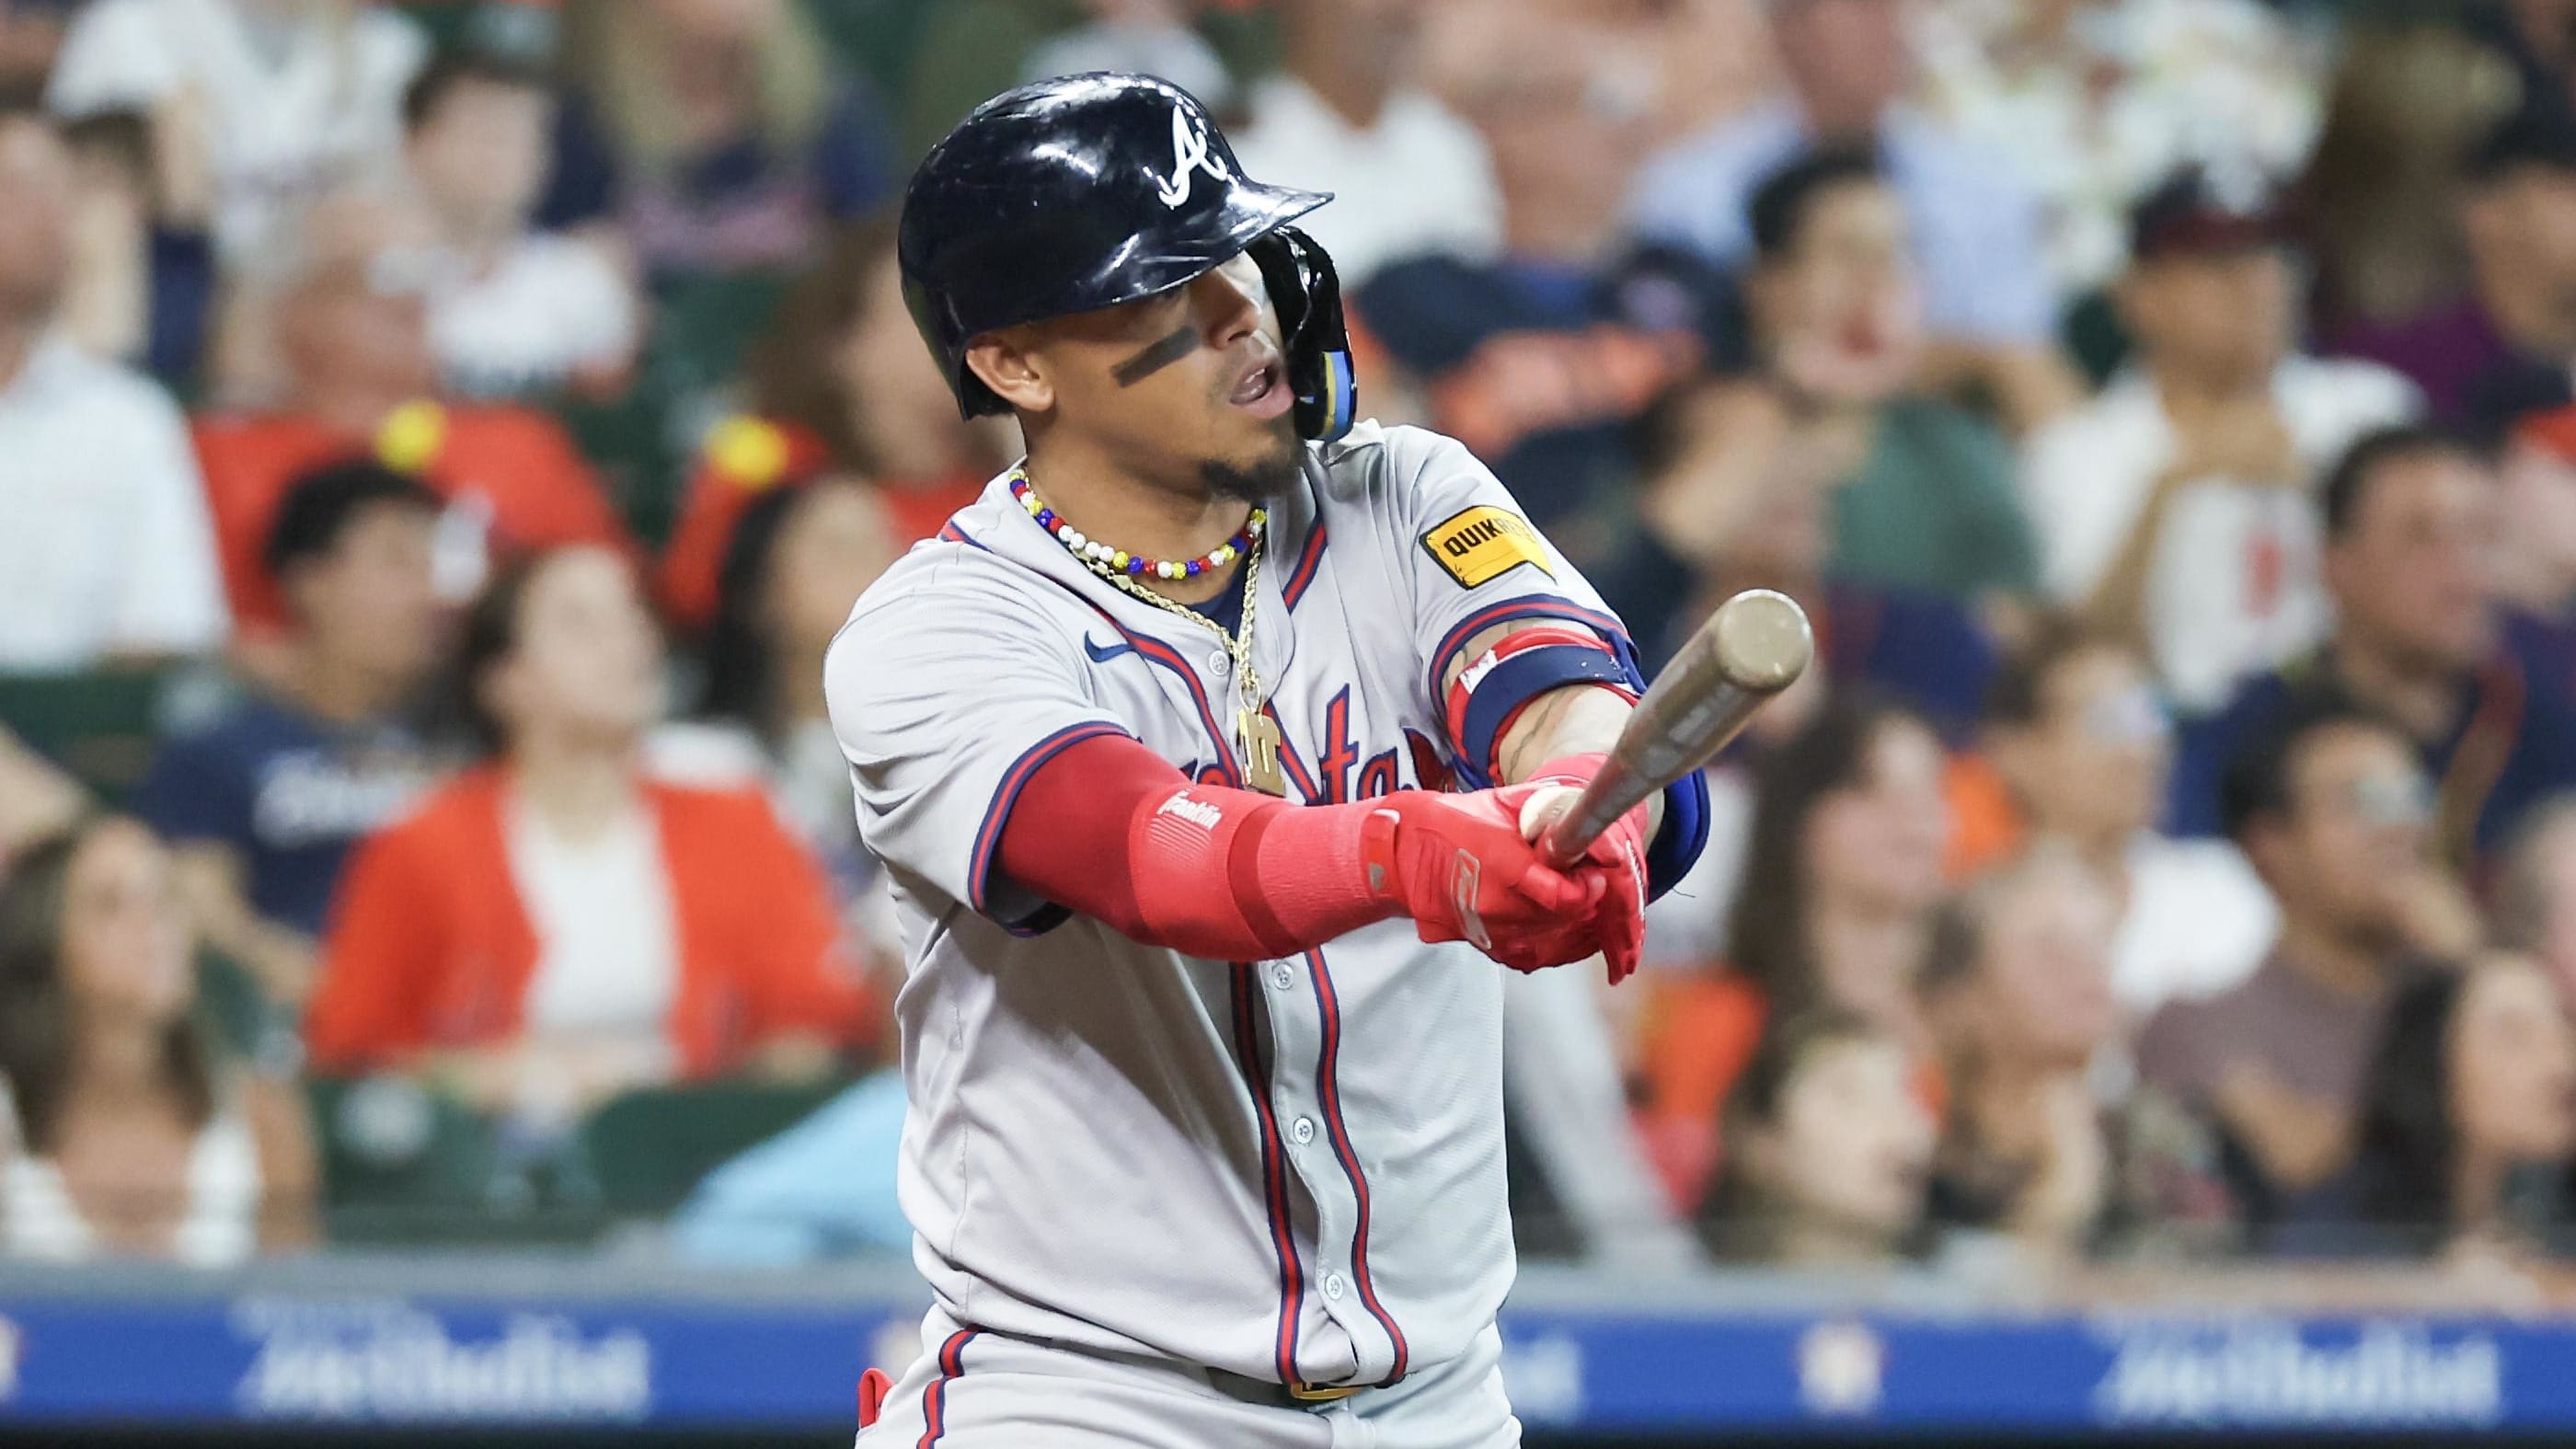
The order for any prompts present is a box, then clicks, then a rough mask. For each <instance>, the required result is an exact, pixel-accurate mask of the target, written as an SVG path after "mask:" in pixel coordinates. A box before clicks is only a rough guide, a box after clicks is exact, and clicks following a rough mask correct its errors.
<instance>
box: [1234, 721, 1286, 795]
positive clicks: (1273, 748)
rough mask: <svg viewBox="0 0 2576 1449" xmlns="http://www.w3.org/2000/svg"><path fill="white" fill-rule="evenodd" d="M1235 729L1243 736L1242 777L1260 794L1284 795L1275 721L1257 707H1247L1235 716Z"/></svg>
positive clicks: (1284, 778) (1284, 789) (1277, 725)
mask: <svg viewBox="0 0 2576 1449" xmlns="http://www.w3.org/2000/svg"><path fill="white" fill-rule="evenodd" d="M1234 724H1235V730H1236V732H1237V733H1238V734H1239V735H1240V736H1241V737H1242V739H1243V778H1244V780H1245V782H1246V783H1248V784H1250V785H1251V786H1252V788H1253V789H1255V790H1258V791H1260V792H1261V793H1262V794H1264V795H1277V796H1280V797H1282V798H1285V797H1286V796H1287V794H1288V777H1287V776H1286V775H1284V774H1281V773H1280V770H1279V722H1278V721H1277V720H1274V719H1272V718H1271V717H1270V716H1269V715H1267V714H1265V713H1263V712H1262V711H1260V710H1257V709H1247V710H1244V711H1241V712H1240V713H1238V714H1237V715H1236V716H1235V721H1234Z"/></svg>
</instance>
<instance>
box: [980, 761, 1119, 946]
mask: <svg viewBox="0 0 2576 1449" xmlns="http://www.w3.org/2000/svg"><path fill="white" fill-rule="evenodd" d="M1126 734H1127V731H1125V730H1123V729H1120V728H1119V727H1118V726H1116V725H1114V724H1110V723H1108V722H1107V721H1105V720H1085V721H1083V722H1082V723H1080V724H1072V725H1066V726H1065V727H1064V728H1063V729H1060V730H1057V731H1056V732H1055V733H1053V734H1051V735H1048V736H1047V737H1046V738H1045V739H1042V740H1040V741H1038V742H1037V743H1036V744H1034V745H1031V746H1030V747H1029V748H1028V749H1027V750H1026V751H1025V752H1023V753H1022V754H1021V756H1020V757H1019V758H1018V759H1017V760H1014V761H1012V762H1011V767H1010V768H1009V769H1007V770H1005V771H1003V772H1002V782H1001V783H1000V784H999V785H996V786H994V787H993V800H992V803H991V804H989V805H987V806H986V807H984V824H983V826H982V828H981V829H979V830H977V831H976V832H975V853H974V856H973V858H972V859H971V860H970V861H969V862H968V864H967V876H966V883H967V893H968V895H969V896H970V897H971V899H969V900H968V901H967V904H968V905H970V906H973V907H974V908H975V913H976V914H977V915H980V916H985V917H988V918H990V919H992V920H994V921H997V922H999V923H1000V925H1001V926H1002V929H1004V930H1006V931H1009V932H1010V933H1011V934H1013V935H1015V936H1041V935H1044V934H1046V933H1047V932H1048V931H1051V930H1054V929H1055V928H1056V927H1057V926H1060V925H1062V924H1064V922H1065V920H1066V919H1067V918H1068V917H1070V916H1071V915H1072V914H1073V913H1072V912H1071V911H1068V910H1066V909H1065V908H1064V907H1062V906H1059V905H1054V904H1052V903H1050V904H1047V905H1044V906H1041V907H1039V908H1038V909H1036V910H1034V911H1032V912H1030V913H1029V914H1028V915H1026V916H1022V917H1020V918H1018V919H1016V920H1003V919H1002V918H1001V917H1000V916H996V915H994V914H993V909H992V906H991V899H992V886H993V882H992V874H993V862H994V858H995V857H996V856H997V855H999V854H1000V852H1001V845H1002V830H1003V827H1004V826H1005V825H1006V824H1008V822H1009V820H1010V817H1011V807H1013V806H1015V805H1017V804H1018V803H1019V800H1020V792H1021V791H1023V790H1025V789H1027V788H1028V785H1029V781H1030V780H1032V779H1034V778H1035V777H1036V776H1037V772H1038V770H1039V768H1040V767H1041V766H1043V765H1045V764H1046V762H1047V761H1049V760H1052V759H1054V758H1055V757H1056V756H1057V755H1060V754H1062V753H1064V752H1065V751H1066V750H1067V749H1070V748H1072V747H1073V746H1075V745H1078V744H1080V743H1082V742H1083V741H1084V740H1089V739H1097V738H1099V737H1100V736H1102V735H1119V736H1125V735H1126Z"/></svg>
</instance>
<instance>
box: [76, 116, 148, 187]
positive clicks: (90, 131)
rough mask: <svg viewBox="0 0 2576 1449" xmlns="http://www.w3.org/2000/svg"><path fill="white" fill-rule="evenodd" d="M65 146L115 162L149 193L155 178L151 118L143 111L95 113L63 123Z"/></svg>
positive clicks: (79, 152) (78, 152) (80, 152)
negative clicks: (93, 153)
mask: <svg viewBox="0 0 2576 1449" xmlns="http://www.w3.org/2000/svg"><path fill="white" fill-rule="evenodd" d="M62 133H63V142H64V144H66V145H68V146H70V147H71V148H72V151H73V153H74V154H75V155H79V154H86V153H92V152H95V153H96V154H98V155H101V156H105V157H107V158H108V159H109V160H111V161H114V162H115V163H116V165H117V168H118V169H119V170H121V171H123V172H125V174H126V175H127V176H129V177H131V178H132V179H133V181H134V183H135V184H136V185H137V186H140V187H142V188H144V190H145V191H146V192H149V191H150V190H151V189H152V186H153V177H152V118H151V117H149V116H147V115H145V114H144V113H143V112H141V111H136V110H113V111H93V112H91V113H90V114H88V115H86V116H83V117H81V118H80V119H78V120H75V121H66V122H64V123H62Z"/></svg>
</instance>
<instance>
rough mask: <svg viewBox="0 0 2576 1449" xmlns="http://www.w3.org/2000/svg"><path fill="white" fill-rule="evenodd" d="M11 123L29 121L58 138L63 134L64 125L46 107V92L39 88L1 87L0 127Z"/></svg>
mask: <svg viewBox="0 0 2576 1449" xmlns="http://www.w3.org/2000/svg"><path fill="white" fill-rule="evenodd" d="M11 121H28V122H32V123H34V124H36V125H39V126H42V127H44V128H45V129H46V130H48V131H51V132H53V133H54V134H55V135H56V136H60V135H62V134H63V123H62V122H61V121H60V120H59V119H57V118H56V117H55V115H54V113H53V112H52V111H51V110H50V109H48V108H47V107H46V105H45V92H44V90H43V88H42V87H39V86H25V85H0V125H7V124H8V123H9V122H11Z"/></svg>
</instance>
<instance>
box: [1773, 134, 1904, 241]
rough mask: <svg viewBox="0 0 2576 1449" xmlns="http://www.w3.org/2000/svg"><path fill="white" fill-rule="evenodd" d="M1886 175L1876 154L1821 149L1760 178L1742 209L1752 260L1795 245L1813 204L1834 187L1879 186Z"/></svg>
mask: <svg viewBox="0 0 2576 1449" xmlns="http://www.w3.org/2000/svg"><path fill="white" fill-rule="evenodd" d="M1886 174H1887V172H1886V169H1885V168H1884V167H1883V166H1881V165H1880V164H1879V159H1878V152H1877V151H1876V150H1875V149H1873V148H1871V147H1867V146H1823V147H1819V148H1817V149H1815V150H1813V151H1809V152H1807V153H1806V154H1804V155H1802V156H1799V157H1797V158H1796V159H1794V160H1792V161H1790V162H1789V163H1788V164H1787V165H1785V166H1782V167H1781V168H1780V169H1779V170H1777V171H1774V172H1772V173H1771V174H1770V175H1768V176H1766V177H1764V178H1763V179H1762V184H1761V185H1759V186H1756V187H1755V188H1754V189H1753V199H1752V200H1751V201H1749V202H1747V203H1746V204H1745V219H1746V222H1747V224H1748V225H1749V226H1750V227H1751V229H1752V232H1753V251H1754V254H1755V255H1756V256H1758V257H1761V258H1763V259H1764V260H1772V259H1776V258H1778V257H1779V256H1780V255H1781V254H1782V253H1784V252H1787V251H1789V250H1790V249H1791V248H1793V247H1795V246H1796V245H1797V244H1798V234H1799V232H1801V231H1802V230H1804V229H1805V227H1806V224H1807V213H1808V212H1809V210H1810V209H1811V208H1813V206H1814V205H1815V203H1816V201H1817V199H1818V198H1820V197H1822V196H1823V195H1824V194H1825V193H1826V192H1828V191H1831V190H1833V189H1834V188H1835V187H1837V186H1849V185H1853V184H1855V183H1858V182H1866V181H1878V180H1881V179H1883V178H1884V177H1885V176H1886Z"/></svg>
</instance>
